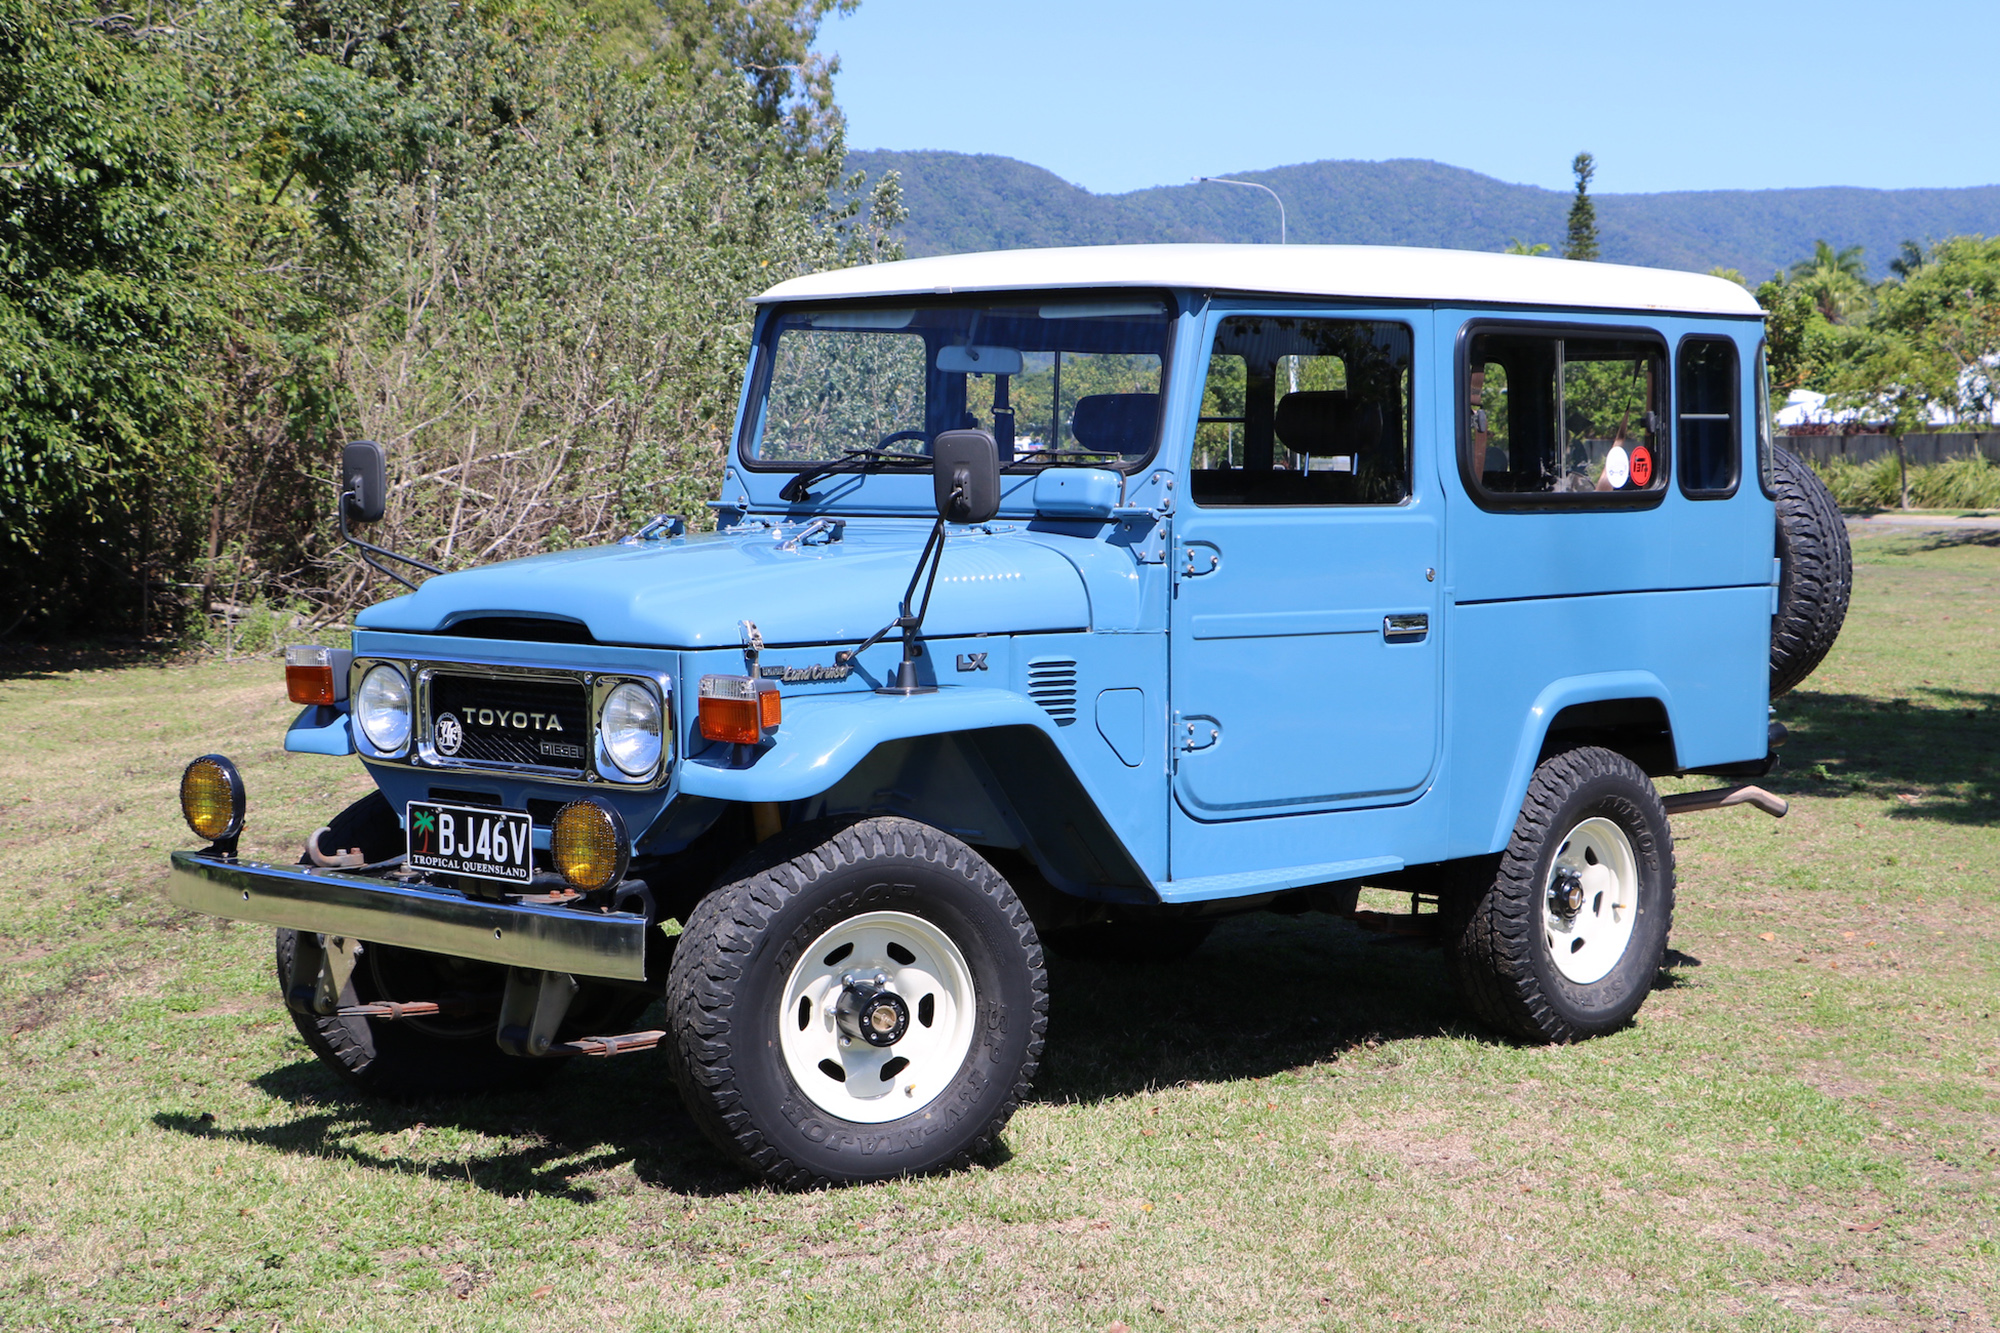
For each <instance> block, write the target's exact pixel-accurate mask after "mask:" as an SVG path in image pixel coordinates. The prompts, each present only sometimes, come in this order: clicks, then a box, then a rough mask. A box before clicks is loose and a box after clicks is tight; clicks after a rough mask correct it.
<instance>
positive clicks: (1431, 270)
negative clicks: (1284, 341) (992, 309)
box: [757, 245, 1763, 316]
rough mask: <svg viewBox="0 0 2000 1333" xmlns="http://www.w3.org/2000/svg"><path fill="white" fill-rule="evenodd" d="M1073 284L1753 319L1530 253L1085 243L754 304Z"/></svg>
mask: <svg viewBox="0 0 2000 1333" xmlns="http://www.w3.org/2000/svg"><path fill="white" fill-rule="evenodd" d="M1074 287H1153V288H1162V287H1171V288H1191V289H1194V290H1197V291H1212V292H1260V293H1261V292H1269V293H1274V294H1283V295H1288V296H1314V297H1320V296H1324V297H1346V298H1352V299H1359V300H1383V301H1463V302H1467V303H1470V304H1476V305H1488V304H1493V305H1529V306H1564V307H1572V308H1583V309H1590V310H1659V311H1677V312H1685V313H1689V314H1703V315H1758V316H1761V315H1762V314H1763V311H1762V310H1761V309H1759V308H1758V305H1757V302H1756V301H1755V300H1754V299H1753V298H1752V297H1751V295H1750V293H1749V292H1746V291H1744V290H1743V288H1741V287H1739V286H1737V285H1736V284H1735V283H1733V282H1730V281H1728V280H1727V279H1724V278H1711V277H1708V276H1707V275H1705V274H1701V273H1681V272H1676V271H1674V270H1671V269H1660V268H1634V267H1632V266H1631V265H1628V264H1595V263H1592V264H1585V263H1577V262H1572V261H1570V260H1567V259H1547V258H1543V257H1541V256H1539V255H1536V256H1530V255H1496V254H1484V253H1481V252H1480V251H1477V250H1418V249H1413V248H1405V247H1401V246H1387V245H1082V246H1066V247H1062V248H1058V249H1047V250H991V251H987V252H985V253H983V254H970V255H938V256H935V257H933V258H930V259H904V260H899V261H897V262H895V263H892V264H863V265H860V266H858V267H855V268H843V269H834V270H831V271H829V272H825V273H814V274H810V275H808V276H806V277H803V278H793V279H792V280H790V281H789V282H781V283H779V284H778V285H777V286H775V287H773V288H771V290H769V291H767V292H765V293H764V294H763V295H762V296H759V297H758V298H757V300H758V302H759V303H760V304H761V303H768V302H772V301H820V300H833V299H840V298H846V297H862V296H934V295H949V294H952V293H956V292H988V291H1047V290H1050V289H1052V288H1074Z"/></svg>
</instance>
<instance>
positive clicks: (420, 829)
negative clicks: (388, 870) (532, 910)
mask: <svg viewBox="0 0 2000 1333" xmlns="http://www.w3.org/2000/svg"><path fill="white" fill-rule="evenodd" d="M405 815H406V819H405V823H404V828H405V829H406V830H407V831H408V837H409V860H408V864H409V865H410V866H411V868H412V869H416V870H442V871H446V872H447V873H449V874H453V875H470V876H472V877H473V878H475V879H497V880H503V881H505V882H507V883H510V884H526V883H527V882H528V881H529V880H531V879H533V878H534V877H535V826H534V823H533V821H532V820H530V819H529V818H528V816H527V815H526V814H525V813H523V812H521V811H518V810H491V809H486V808H483V807H481V806H476V805H439V804H437V803H436V802H434V801H411V802H410V803H409V804H408V805H407V806H406V807H405Z"/></svg>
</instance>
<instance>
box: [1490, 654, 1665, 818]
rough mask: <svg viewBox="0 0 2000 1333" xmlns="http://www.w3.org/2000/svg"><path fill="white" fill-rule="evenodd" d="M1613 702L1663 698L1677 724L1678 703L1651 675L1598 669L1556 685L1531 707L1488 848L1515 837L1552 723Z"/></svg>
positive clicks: (1567, 677)
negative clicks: (1575, 710) (1576, 708)
mask: <svg viewBox="0 0 2000 1333" xmlns="http://www.w3.org/2000/svg"><path fill="white" fill-rule="evenodd" d="M1610 699H1657V700H1659V702H1660V706H1661V707H1662V708H1664V709H1666V710H1667V723H1668V725H1669V726H1672V725H1673V719H1674V699H1673V694H1672V692H1671V691H1669V690H1668V689H1667V687H1666V685H1665V683H1664V682H1662V681H1661V680H1660V678H1659V677H1658V676H1656V675H1654V674H1653V673H1652V672H1650V671H1597V672H1592V673H1591V674H1589V675H1584V676H1564V677H1563V678H1562V679H1561V680H1557V681H1552V682H1550V684H1549V685H1548V686H1547V688H1545V689H1544V690H1543V691H1542V692H1541V693H1540V694H1538V695H1536V696H1535V702H1534V705H1533V706H1532V707H1530V708H1529V709H1528V714H1527V716H1526V717H1525V718H1523V719H1522V721H1521V737H1520V740H1519V741H1518V742H1517V743H1516V745H1515V748H1514V766H1513V768H1512V770H1511V771H1510V772H1509V773H1508V775H1507V799H1506V800H1505V801H1504V802H1503V803H1502V804H1501V806H1500V813H1499V817H1498V819H1497V820H1496V821H1495V822H1494V825H1493V833H1492V836H1491V837H1490V838H1489V839H1488V841H1487V846H1488V847H1490V848H1492V849H1494V850H1496V851H1497V850H1501V849H1504V848H1505V847H1506V846H1507V842H1508V840H1509V839H1511V838H1512V837H1513V836H1514V822H1515V820H1516V819H1518V818H1519V817H1520V813H1521V804H1522V802H1524V801H1526V800H1527V799H1528V783H1529V782H1530V781H1532V780H1533V778H1534V776H1535V761H1536V760H1537V759H1538V758H1540V756H1541V753H1542V742H1543V741H1544V740H1546V739H1547V738H1548V733H1549V723H1550V722H1551V721H1553V720H1554V718H1555V717H1556V715H1557V714H1558V713H1560V712H1562V710H1563V709H1565V708H1568V707H1570V706H1571V705H1573V704H1596V703H1604V702H1605V701H1607V700H1610Z"/></svg>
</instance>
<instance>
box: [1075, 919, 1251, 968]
mask: <svg viewBox="0 0 2000 1333" xmlns="http://www.w3.org/2000/svg"><path fill="white" fill-rule="evenodd" d="M1214 929H1215V923H1214V922H1213V921H1185V920H1182V921H1171V920H1163V921H1094V922H1092V923H1091V924H1089V925H1087V926H1065V927H1062V928H1060V929H1056V930H1049V931H1045V932H1044V933H1043V935H1042V942H1043V943H1044V944H1046V945H1047V946H1048V948H1049V952H1051V953H1054V954H1060V955H1061V956H1062V957H1064V958H1075V959H1078V960H1081V961H1085V962H1106V963H1137V964H1145V963H1177V962H1179V961H1180V960H1181V959H1183V958H1186V957H1187V956H1188V955H1189V954H1191V953H1193V952H1194V951H1195V950H1196V949H1199V948H1200V947H1201V946H1202V944H1203V943H1204V942H1205V941H1206V940H1207V939H1208V937H1209V933H1210V932H1211V931H1213V930H1214Z"/></svg>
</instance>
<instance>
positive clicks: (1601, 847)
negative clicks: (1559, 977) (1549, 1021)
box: [1542, 816, 1639, 986]
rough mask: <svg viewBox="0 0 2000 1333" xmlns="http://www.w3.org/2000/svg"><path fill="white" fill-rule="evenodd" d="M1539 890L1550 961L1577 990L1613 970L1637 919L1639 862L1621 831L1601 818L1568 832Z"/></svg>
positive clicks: (1622, 953)
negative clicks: (1545, 881)
mask: <svg viewBox="0 0 2000 1333" xmlns="http://www.w3.org/2000/svg"><path fill="white" fill-rule="evenodd" d="M1542 887H1543V892H1542V933H1543V937H1544V939H1546V940H1547V942H1548V946H1549V958H1550V960H1551V961H1552V962H1554V963H1555V965H1556V970H1557V971H1558V972H1561V973H1562V974H1563V976H1564V977H1566V978H1567V979H1568V980H1570V981H1573V982H1575V983H1576V984H1578V985H1579V986H1587V985H1589V984H1591V983H1592V982H1594V981H1601V980H1603V979H1604V977H1606V976H1607V975H1609V974H1610V972H1611V970H1612V969H1613V968H1615V967H1617V966H1618V963H1619V960H1620V959H1622V958H1623V957H1624V956H1625V948H1626V945H1628V944H1629V943H1630V942H1631V940H1632V927H1633V924H1634V923H1635V922H1636V921H1637V920H1638V917H1639V861H1638V857H1637V856H1636V855H1635V854H1634V852H1633V850H1632V839H1631V838H1629V837H1627V836H1626V833H1625V830H1624V829H1622V828H1620V827H1619V826H1618V825H1617V824H1615V823H1613V822H1612V821H1611V820H1609V819H1605V818H1603V817H1602V816H1598V817H1594V818H1591V819H1586V820H1584V821H1583V822H1582V823H1580V824H1578V825H1577V826H1576V827H1575V828H1573V829H1571V830H1570V831H1569V836H1568V837H1566V838H1564V839H1563V841H1562V846H1561V847H1560V848H1558V849H1557V851H1556V856H1555V861H1554V864H1552V865H1551V866H1550V867H1549V875H1548V881H1547V883H1545V884H1544V885H1543V886H1542Z"/></svg>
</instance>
